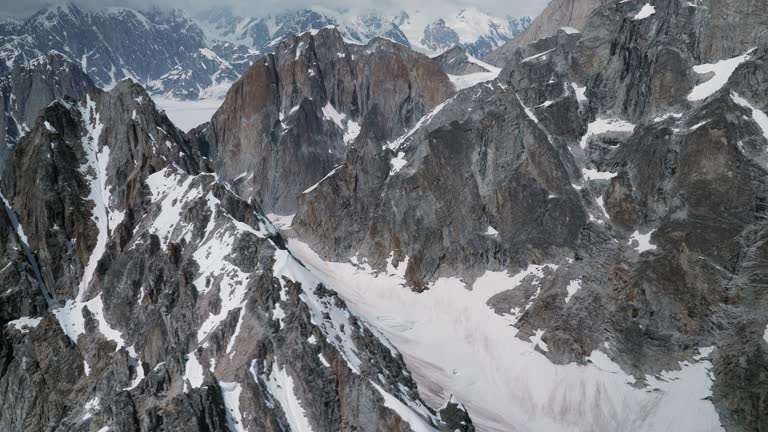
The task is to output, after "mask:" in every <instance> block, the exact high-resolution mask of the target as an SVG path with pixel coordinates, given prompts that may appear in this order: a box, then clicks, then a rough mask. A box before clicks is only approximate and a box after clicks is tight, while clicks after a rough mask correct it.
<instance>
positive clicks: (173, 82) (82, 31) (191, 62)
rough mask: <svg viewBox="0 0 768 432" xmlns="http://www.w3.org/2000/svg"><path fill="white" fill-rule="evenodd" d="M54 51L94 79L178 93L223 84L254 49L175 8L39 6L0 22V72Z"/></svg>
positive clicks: (198, 92) (197, 93)
mask: <svg viewBox="0 0 768 432" xmlns="http://www.w3.org/2000/svg"><path fill="white" fill-rule="evenodd" d="M127 35H128V36H129V37H126V36H127ZM52 51H55V52H58V53H61V54H62V55H64V56H66V57H67V58H69V59H70V60H72V61H74V62H76V63H78V64H79V65H80V66H81V68H82V69H83V70H84V71H85V72H86V73H87V74H88V75H89V76H90V77H91V78H92V79H93V81H94V83H95V84H96V85H98V86H100V87H106V88H110V87H112V86H114V85H115V84H116V83H117V82H119V81H121V80H123V79H125V78H132V79H134V80H136V81H139V82H143V83H151V85H150V86H149V87H150V89H151V90H152V91H153V92H154V93H167V94H169V95H172V96H175V97H178V98H182V99H196V98H199V97H201V96H203V95H204V94H205V93H206V90H209V89H214V88H216V87H217V86H219V85H222V84H226V87H228V86H229V84H231V83H232V82H234V81H235V80H236V79H237V78H238V77H239V76H240V75H241V74H242V73H243V72H244V71H245V69H247V67H248V66H249V65H250V64H251V63H252V62H253V61H254V60H255V59H256V57H257V55H258V53H255V52H253V51H252V50H250V49H249V48H247V47H245V46H233V45H231V44H228V43H219V42H209V41H208V40H207V39H206V37H205V34H204V33H203V31H202V30H201V29H200V27H199V26H198V25H197V23H196V22H195V21H194V20H193V19H192V18H190V17H189V16H187V15H186V14H185V13H184V12H182V11H179V10H159V9H155V10H152V11H146V12H138V11H135V10H132V9H127V8H105V9H102V10H99V11H93V12H92V11H86V10H84V9H81V8H79V7H77V6H75V5H73V4H67V5H62V6H55V7H48V8H45V9H42V10H40V11H38V12H37V13H35V14H34V15H32V16H31V17H29V18H27V19H26V20H25V21H23V22H18V21H14V20H7V21H3V22H1V23H0V60H2V61H0V72H3V71H7V70H8V69H10V68H12V67H14V66H19V65H26V64H29V63H30V62H32V61H34V59H36V58H39V57H41V56H44V55H47V54H48V53H49V52H52Z"/></svg>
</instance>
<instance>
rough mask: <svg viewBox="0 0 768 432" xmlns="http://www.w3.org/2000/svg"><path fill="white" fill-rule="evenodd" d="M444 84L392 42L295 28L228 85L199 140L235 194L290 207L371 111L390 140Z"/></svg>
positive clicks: (426, 61)
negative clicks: (351, 40)
mask: <svg viewBox="0 0 768 432" xmlns="http://www.w3.org/2000/svg"><path fill="white" fill-rule="evenodd" d="M453 91H454V90H453V85H452V84H451V83H450V81H449V80H448V77H447V76H446V75H445V74H444V73H443V72H442V71H441V70H440V66H439V65H438V64H437V63H435V62H434V61H433V60H432V59H430V58H428V57H426V56H423V55H420V54H416V53H414V52H412V51H409V50H407V49H406V48H404V47H402V46H401V45H398V44H395V43H392V42H389V41H386V40H383V39H376V40H374V41H372V42H371V43H369V44H368V45H365V46H356V45H347V44H346V43H344V41H343V40H342V38H341V35H340V34H339V33H338V32H337V31H336V30H332V29H326V30H322V31H320V32H318V33H317V34H315V35H312V34H309V33H305V34H304V35H302V36H301V37H294V38H292V39H289V40H287V41H285V42H283V43H281V44H280V45H278V47H277V48H276V50H275V52H274V53H272V54H270V55H269V56H267V57H265V58H264V59H263V60H261V61H259V62H258V63H256V64H255V65H254V66H253V67H252V68H251V69H250V70H249V71H248V73H247V74H245V75H244V76H243V78H242V79H241V80H240V81H238V82H237V83H235V85H234V86H233V87H232V89H231V90H230V91H229V92H228V94H227V98H226V100H225V101H224V104H223V105H222V107H221V108H220V109H219V110H218V111H217V112H216V114H214V116H213V119H212V120H211V123H210V126H209V127H207V129H206V131H205V135H206V136H207V141H208V143H207V145H206V146H207V147H208V148H209V149H210V155H209V156H210V157H211V159H213V160H214V163H215V165H216V167H217V168H216V169H217V172H219V174H220V175H221V176H222V177H223V178H225V179H228V180H231V181H233V185H234V187H235V188H236V190H237V191H238V192H239V193H240V194H241V195H242V196H244V197H246V198H254V199H256V200H257V202H259V203H261V205H262V206H263V208H264V209H265V210H266V211H267V212H275V213H279V214H290V213H293V212H295V208H296V196H297V195H299V194H300V193H301V192H303V191H304V190H306V189H307V188H309V187H311V186H312V185H313V184H315V183H317V182H318V181H319V180H321V179H322V178H323V177H324V176H325V175H326V174H327V173H328V172H329V171H331V170H332V169H333V168H335V167H336V166H337V165H338V164H339V163H340V162H341V161H342V160H343V158H344V155H345V153H346V149H347V146H348V145H349V144H350V143H351V142H353V141H354V139H355V137H356V136H357V134H358V133H359V124H360V123H361V122H364V121H365V119H366V117H367V116H368V115H369V113H370V112H371V111H373V110H376V111H377V118H379V120H380V123H379V124H378V127H379V128H381V129H382V134H383V136H385V137H393V136H396V135H398V134H400V133H402V131H404V130H406V129H407V128H409V127H411V126H412V125H413V124H414V123H415V122H416V121H417V120H418V119H419V118H420V117H421V116H423V115H424V114H426V113H427V112H429V110H430V109H432V108H433V107H434V106H436V105H437V104H438V103H440V102H442V101H443V100H445V99H446V98H447V97H448V96H449V95H451V94H452V93H453ZM243 173H245V175H242V174H243ZM285 179H290V180H289V181H285Z"/></svg>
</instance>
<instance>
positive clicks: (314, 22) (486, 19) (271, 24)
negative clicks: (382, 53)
mask: <svg viewBox="0 0 768 432" xmlns="http://www.w3.org/2000/svg"><path fill="white" fill-rule="evenodd" d="M196 18H197V19H198V20H199V22H200V23H201V25H202V27H203V29H204V30H205V31H206V34H207V35H208V37H209V38H212V39H222V40H227V41H230V42H233V43H238V44H245V45H249V46H251V47H252V48H254V49H257V50H262V51H264V50H265V49H267V48H269V47H271V46H274V44H276V43H277V42H279V41H280V40H282V39H284V38H285V37H287V36H290V35H292V34H299V33H302V32H305V31H310V30H319V29H322V28H324V27H328V26H334V27H337V28H338V29H339V32H340V33H341V34H342V35H343V36H344V38H345V39H347V40H348V41H349V42H353V43H367V42H368V41H370V40H371V39H373V38H374V37H382V38H385V39H389V40H392V41H394V42H397V43H400V44H402V45H405V46H407V47H411V48H413V49H415V50H417V51H421V52H424V53H426V54H429V55H437V54H440V53H442V52H443V51H446V50H448V49H450V48H453V47H454V46H456V45H459V46H462V47H463V48H465V49H466V50H467V52H468V53H470V54H471V55H473V56H475V57H479V56H484V55H487V54H488V53H490V52H491V51H492V50H494V49H496V48H498V47H500V46H501V45H503V44H504V43H505V42H506V41H508V40H510V39H512V38H514V37H515V36H518V35H520V34H522V32H523V31H525V29H526V28H527V27H528V25H530V23H531V18H530V17H522V18H520V19H518V18H512V17H507V18H500V17H494V16H491V15H488V14H486V13H484V12H481V11H479V10H477V9H474V8H468V9H462V10H460V11H458V12H457V13H456V14H453V15H447V16H443V17H441V16H437V15H434V14H429V13H427V12H425V11H420V10H416V11H402V12H400V13H399V14H397V15H395V16H386V15H381V14H379V13H377V12H372V11H371V12H366V13H363V14H355V13H352V12H349V11H335V10H332V9H327V8H320V7H313V8H312V9H299V10H291V11H287V12H282V13H279V14H272V15H266V16H255V17H253V16H240V15H236V14H234V13H233V12H232V11H230V10H228V9H222V8H216V9H211V10H208V11H206V12H204V13H202V14H199V15H197V16H196Z"/></svg>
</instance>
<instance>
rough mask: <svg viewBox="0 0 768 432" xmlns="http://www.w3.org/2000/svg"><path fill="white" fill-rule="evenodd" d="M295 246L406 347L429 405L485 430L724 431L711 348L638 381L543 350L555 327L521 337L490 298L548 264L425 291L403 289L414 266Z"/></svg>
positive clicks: (602, 364)
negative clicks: (460, 410) (328, 257)
mask: <svg viewBox="0 0 768 432" xmlns="http://www.w3.org/2000/svg"><path fill="white" fill-rule="evenodd" d="M289 249H290V250H291V251H292V252H293V254H294V255H296V256H297V257H299V258H300V259H301V260H302V261H303V262H304V264H306V265H307V266H308V267H309V269H310V270H311V271H312V272H313V273H314V274H315V275H317V276H318V277H319V278H320V279H321V280H323V281H324V282H325V283H326V284H327V285H328V286H331V287H333V288H334V289H335V290H336V291H337V292H338V293H339V295H341V296H342V298H344V300H345V301H346V302H347V303H348V306H349V308H350V309H351V310H352V311H353V312H354V313H356V315H358V316H360V317H362V318H363V319H365V320H367V321H368V322H369V323H370V324H372V325H374V326H375V327H377V328H378V329H379V330H381V332H383V333H384V335H385V336H386V337H387V338H388V339H389V340H390V341H391V342H392V343H393V344H394V345H395V346H396V347H397V348H398V349H399V350H400V351H401V352H402V353H403V356H404V358H405V360H406V363H407V364H408V367H409V369H410V370H411V371H412V372H413V374H414V378H415V379H416V381H417V383H418V385H419V391H420V392H421V394H422V396H423V397H424V398H425V400H426V401H427V402H428V403H430V404H431V405H432V406H433V407H440V406H441V405H443V404H444V403H445V401H446V400H447V399H448V398H449V397H450V396H451V395H454V396H455V398H456V399H457V400H459V401H460V402H462V403H464V404H465V405H466V407H467V409H468V410H469V413H470V415H471V416H472V419H473V421H474V423H475V425H476V426H477V429H478V431H488V432H502V431H504V432H507V431H510V430H515V431H517V430H519V431H563V432H565V431H568V432H573V431H585V432H586V431H610V432H615V431H649V432H650V431H659V430H668V431H675V430H681V431H682V430H686V431H718V430H722V428H721V426H720V423H719V418H718V416H717V413H716V412H715V409H714V406H713V405H712V403H711V402H709V400H707V399H706V398H707V397H708V396H710V394H711V391H710V387H711V385H712V380H711V378H710V373H709V369H710V368H711V363H710V362H709V361H708V360H707V357H708V355H709V353H710V352H711V351H712V349H711V348H707V349H701V350H700V355H699V356H697V357H696V358H695V359H694V360H692V361H691V362H685V363H682V364H681V365H680V366H681V368H680V370H677V371H668V372H664V373H662V374H661V375H660V376H647V377H645V381H646V384H647V386H645V387H642V386H638V387H633V386H632V385H631V384H632V383H634V382H635V379H634V378H633V377H631V376H629V375H627V374H625V373H624V372H622V370H621V369H620V368H619V366H618V365H617V364H615V363H613V362H612V361H611V360H610V359H609V357H608V356H607V355H606V354H605V353H604V352H603V351H594V352H593V353H592V354H591V357H590V360H591V363H590V364H588V365H585V366H582V365H578V364H569V365H565V366H560V365H555V364H553V363H551V362H550V361H549V360H548V359H547V358H546V357H544V356H543V355H542V354H541V353H540V352H539V351H537V350H536V349H534V346H535V344H539V347H540V349H546V345H544V344H543V342H539V341H540V338H541V335H542V334H544V333H545V332H546V329H541V330H540V331H539V332H537V333H536V335H535V336H534V337H533V338H531V340H530V341H523V340H520V339H518V338H517V337H515V336H516V334H517V329H516V328H515V327H514V326H513V324H514V322H515V319H514V317H512V316H501V315H497V314H495V313H494V312H493V311H492V310H491V309H490V308H489V307H488V306H487V305H486V301H487V300H488V299H489V298H490V297H491V296H492V295H494V294H496V293H498V292H501V291H504V290H507V289H513V288H514V287H515V286H517V285H518V284H519V283H520V281H522V279H523V278H524V277H525V276H528V275H532V276H533V277H541V276H542V271H543V268H544V267H546V266H541V267H536V266H531V268H529V269H527V270H526V271H524V272H522V273H520V274H518V275H508V274H507V273H506V272H503V273H491V272H488V273H486V275H485V276H483V277H481V278H480V279H479V280H478V281H477V282H476V283H475V284H474V285H473V286H472V287H471V288H472V289H471V290H468V289H466V287H465V286H464V284H463V282H461V281H460V280H458V279H440V280H438V281H437V282H436V283H435V284H433V286H432V287H431V289H429V290H428V291H426V292H424V293H421V294H416V293H414V292H412V291H410V290H409V289H407V288H404V287H403V286H402V284H403V283H404V279H403V274H404V271H405V265H404V264H405V263H401V265H400V266H399V268H394V267H393V266H392V265H391V264H390V265H389V266H388V267H389V268H388V270H387V272H386V274H379V275H375V274H374V273H373V272H372V271H371V269H370V267H368V266H367V265H366V264H362V265H361V264H353V263H357V259H356V258H352V259H351V260H350V262H349V263H330V262H325V261H322V260H321V259H320V258H319V257H318V256H317V255H316V254H315V253H314V252H313V251H312V250H311V249H309V247H308V246H306V245H305V244H303V243H301V242H300V241H297V240H291V241H289ZM549 267H550V268H552V267H554V266H549ZM575 288H576V287H575V286H574V287H572V289H571V290H569V292H573V293H575V291H576V289H575ZM573 301H576V300H575V299H574V300H573ZM682 413H684V415H681V414H682Z"/></svg>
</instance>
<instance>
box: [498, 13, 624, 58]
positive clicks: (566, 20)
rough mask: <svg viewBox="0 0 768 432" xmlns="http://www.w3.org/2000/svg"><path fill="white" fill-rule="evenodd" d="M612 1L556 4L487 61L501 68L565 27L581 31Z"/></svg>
mask: <svg viewBox="0 0 768 432" xmlns="http://www.w3.org/2000/svg"><path fill="white" fill-rule="evenodd" d="M608 3H615V2H611V1H610V0H552V1H550V2H549V4H547V7H546V8H544V10H543V11H542V12H541V14H539V16H538V17H536V19H534V20H533V22H532V23H531V24H530V25H529V26H528V27H527V28H526V29H525V31H524V32H523V33H522V34H521V35H520V36H518V37H516V38H514V39H512V40H510V41H508V42H506V43H505V44H504V45H502V46H501V47H500V48H499V49H497V50H494V51H491V52H489V53H488V54H487V55H486V56H484V57H483V60H484V61H486V62H488V63H490V64H492V65H496V66H499V67H504V65H505V64H506V63H507V62H508V61H509V60H510V56H511V55H512V54H513V53H514V52H515V50H517V49H518V48H524V47H526V46H527V45H528V44H531V43H533V42H536V41H537V40H540V39H545V38H548V37H550V36H554V35H555V34H557V32H558V31H559V30H560V29H561V28H563V27H570V28H573V29H575V30H581V29H583V28H584V27H585V26H586V23H587V20H588V19H589V17H590V15H591V14H592V12H593V11H594V10H595V9H597V8H598V7H599V6H601V5H605V4H608Z"/></svg>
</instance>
